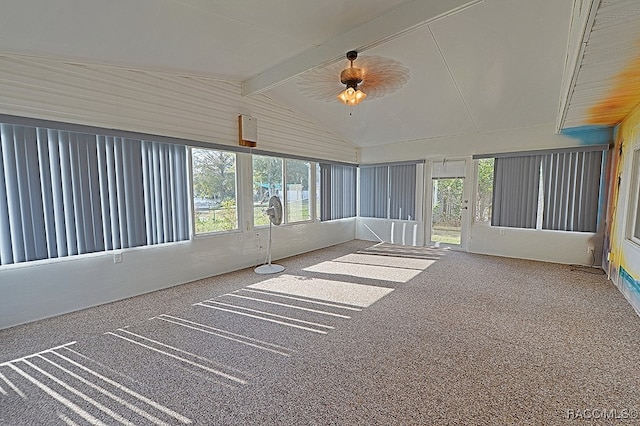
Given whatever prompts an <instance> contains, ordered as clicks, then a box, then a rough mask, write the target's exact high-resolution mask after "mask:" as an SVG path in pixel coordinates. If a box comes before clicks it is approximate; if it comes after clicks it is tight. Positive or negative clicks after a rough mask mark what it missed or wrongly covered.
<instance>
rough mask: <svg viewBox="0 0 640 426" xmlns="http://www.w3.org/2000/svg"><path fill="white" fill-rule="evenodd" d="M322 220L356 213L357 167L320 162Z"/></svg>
mask: <svg viewBox="0 0 640 426" xmlns="http://www.w3.org/2000/svg"><path fill="white" fill-rule="evenodd" d="M320 199H321V200H320V205H321V210H320V220H322V221H326V220H334V219H342V218H345V217H354V216H355V215H356V168H355V167H354V166H344V165H339V164H328V163H320Z"/></svg>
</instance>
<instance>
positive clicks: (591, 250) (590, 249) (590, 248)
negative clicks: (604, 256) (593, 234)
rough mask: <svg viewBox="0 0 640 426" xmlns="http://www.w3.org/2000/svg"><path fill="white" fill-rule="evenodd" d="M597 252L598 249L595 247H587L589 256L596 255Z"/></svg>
mask: <svg viewBox="0 0 640 426" xmlns="http://www.w3.org/2000/svg"><path fill="white" fill-rule="evenodd" d="M595 252H596V248H595V247H594V246H591V245H589V246H587V254H591V253H595Z"/></svg>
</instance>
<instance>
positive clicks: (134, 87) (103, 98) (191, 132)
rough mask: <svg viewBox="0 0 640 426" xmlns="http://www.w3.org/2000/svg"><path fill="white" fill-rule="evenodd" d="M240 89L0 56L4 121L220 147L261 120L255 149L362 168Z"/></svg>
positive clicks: (307, 123) (352, 153) (331, 141)
mask: <svg viewBox="0 0 640 426" xmlns="http://www.w3.org/2000/svg"><path fill="white" fill-rule="evenodd" d="M240 93H241V85H240V83H239V82H230V81H220V80H214V79H210V78H205V77H195V76H184V75H178V74H170V73H162V72H154V71H143V70H133V69H127V68H119V67H111V66H106V65H96V64H78V63H72V62H68V61H63V60H56V59H48V58H38V57H30V56H19V55H10V54H0V113H2V114H8V115H16V116H23V117H32V118H40V119H45V120H52V121H61V122H66V123H73V124H83V125H89V126H96V127H103V128H108V129H118V130H126V131H132V132H140V133H148V134H154V135H161V136H168V137H176V138H182V139H190V140H196V141H202V142H211V143H216V144H224V145H232V146H236V145H237V144H238V142H237V140H238V122H237V117H238V114H249V115H251V116H253V117H255V118H257V119H258V140H259V142H258V147H257V149H260V150H265V151H272V152H278V153H283V154H289V155H298V156H305V157H313V158H320V159H326V160H335V161H342V162H348V163H355V162H357V160H358V158H357V149H356V147H355V146H353V145H351V144H350V143H348V142H345V141H343V140H341V139H340V138H338V137H336V136H334V135H333V134H331V133H329V132H328V131H326V130H324V129H322V128H321V127H319V126H317V125H316V124H315V123H313V122H312V121H311V120H309V119H308V118H305V117H301V116H299V115H297V114H295V113H294V112H292V111H291V110H289V109H288V108H286V107H283V106H282V105H279V104H278V103H276V102H274V101H273V100H271V99H270V98H268V97H267V96H266V95H255V96H251V97H242V96H241V95H240Z"/></svg>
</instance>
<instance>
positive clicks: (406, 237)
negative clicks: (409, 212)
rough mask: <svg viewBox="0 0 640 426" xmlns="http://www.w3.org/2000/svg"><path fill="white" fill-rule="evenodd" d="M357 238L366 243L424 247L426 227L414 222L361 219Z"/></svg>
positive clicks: (358, 223) (357, 227)
mask: <svg viewBox="0 0 640 426" xmlns="http://www.w3.org/2000/svg"><path fill="white" fill-rule="evenodd" d="M356 238H357V239H359V240H365V241H379V242H385V243H393V244H402V245H407V246H417V247H421V246H424V225H423V223H422V222H416V221H413V220H389V219H375V218H370V217H359V218H358V220H357V221H356Z"/></svg>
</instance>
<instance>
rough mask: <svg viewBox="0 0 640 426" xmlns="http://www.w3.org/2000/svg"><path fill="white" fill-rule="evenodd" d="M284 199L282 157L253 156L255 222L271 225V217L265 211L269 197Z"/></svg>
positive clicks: (258, 224)
mask: <svg viewBox="0 0 640 426" xmlns="http://www.w3.org/2000/svg"><path fill="white" fill-rule="evenodd" d="M273 195H275V196H277V197H278V198H280V201H281V202H283V199H282V159H281V158H276V157H267V156H263V155H254V156H253V224H254V226H266V225H269V217H268V216H267V215H266V214H265V213H264V209H266V208H267V207H268V205H269V198H271V196H273Z"/></svg>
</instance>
